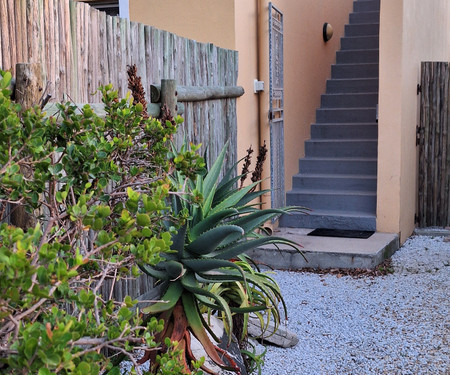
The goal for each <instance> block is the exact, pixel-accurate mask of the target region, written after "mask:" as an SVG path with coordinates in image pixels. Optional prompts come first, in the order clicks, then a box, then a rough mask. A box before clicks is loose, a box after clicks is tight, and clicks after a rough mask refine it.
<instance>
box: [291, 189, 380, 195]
mask: <svg viewBox="0 0 450 375" xmlns="http://www.w3.org/2000/svg"><path fill="white" fill-rule="evenodd" d="M286 194H289V195H311V196H315V195H332V196H358V197H376V196H377V192H376V191H366V190H336V189H333V190H329V189H322V190H320V191H319V190H315V189H304V188H293V189H292V190H290V191H288V192H287V193H286Z"/></svg>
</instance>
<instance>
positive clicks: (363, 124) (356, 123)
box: [311, 121, 377, 126]
mask: <svg viewBox="0 0 450 375" xmlns="http://www.w3.org/2000/svg"><path fill="white" fill-rule="evenodd" d="M311 125H314V126H322V125H325V126H330V125H336V123H335V122H313V123H312V124H311ZM341 125H345V126H348V125H351V126H370V125H377V122H376V121H372V122H339V123H338V125H337V126H341Z"/></svg>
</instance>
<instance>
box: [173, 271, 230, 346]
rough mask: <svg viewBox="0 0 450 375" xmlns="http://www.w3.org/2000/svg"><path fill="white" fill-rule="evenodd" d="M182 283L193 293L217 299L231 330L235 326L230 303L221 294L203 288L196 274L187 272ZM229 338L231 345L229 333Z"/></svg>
mask: <svg viewBox="0 0 450 375" xmlns="http://www.w3.org/2000/svg"><path fill="white" fill-rule="evenodd" d="M181 284H182V285H183V287H184V288H185V289H186V290H187V291H189V292H191V293H194V294H196V295H202V296H205V297H208V298H211V299H213V300H214V301H216V303H217V304H218V305H219V306H220V307H221V310H222V311H223V312H224V314H225V317H226V320H227V324H228V327H230V330H231V327H232V326H233V319H232V315H231V311H230V307H229V306H228V303H227V302H226V301H225V300H224V299H223V298H222V297H221V296H219V295H216V294H213V293H211V292H209V291H207V290H206V289H203V288H202V287H201V286H200V284H199V283H198V281H197V280H196V279H195V276H194V275H193V274H187V275H186V276H185V277H183V278H182V279H181ZM228 339H229V341H228V345H230V344H231V335H229V338H228Z"/></svg>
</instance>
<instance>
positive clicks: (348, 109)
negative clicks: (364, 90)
mask: <svg viewBox="0 0 450 375" xmlns="http://www.w3.org/2000/svg"><path fill="white" fill-rule="evenodd" d="M327 95H328V94H327ZM330 95H331V94H330ZM375 108H377V106H376V105H374V106H372V107H320V108H317V109H318V110H325V111H355V110H356V111H357V110H369V109H370V110H373V109H375Z"/></svg>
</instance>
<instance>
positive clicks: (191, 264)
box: [183, 258, 245, 277]
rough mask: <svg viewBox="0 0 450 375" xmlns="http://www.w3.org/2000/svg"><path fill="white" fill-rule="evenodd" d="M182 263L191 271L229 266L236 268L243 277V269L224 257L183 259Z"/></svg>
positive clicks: (203, 270)
mask: <svg viewBox="0 0 450 375" xmlns="http://www.w3.org/2000/svg"><path fill="white" fill-rule="evenodd" d="M183 263H184V265H185V266H186V267H188V268H189V269H191V270H192V271H194V272H196V273H198V272H207V271H212V270H215V269H217V268H221V267H230V268H236V269H237V270H238V271H239V272H240V273H241V275H242V277H245V276H244V275H243V271H242V269H241V267H239V266H238V265H237V264H235V263H233V262H231V261H229V260H225V259H211V258H203V259H183Z"/></svg>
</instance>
